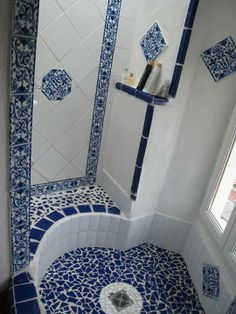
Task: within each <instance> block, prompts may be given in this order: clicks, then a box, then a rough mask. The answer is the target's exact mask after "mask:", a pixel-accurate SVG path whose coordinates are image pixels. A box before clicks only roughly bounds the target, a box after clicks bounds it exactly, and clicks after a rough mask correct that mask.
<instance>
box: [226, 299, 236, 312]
mask: <svg viewBox="0 0 236 314" xmlns="http://www.w3.org/2000/svg"><path fill="white" fill-rule="evenodd" d="M235 313H236V297H235V298H234V299H233V302H232V303H231V304H230V307H229V309H228V311H227V313H226V314H235Z"/></svg>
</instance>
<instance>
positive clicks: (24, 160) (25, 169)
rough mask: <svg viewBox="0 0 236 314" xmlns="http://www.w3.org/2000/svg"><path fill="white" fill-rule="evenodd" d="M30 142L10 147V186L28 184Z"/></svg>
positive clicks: (13, 187) (16, 187)
mask: <svg viewBox="0 0 236 314" xmlns="http://www.w3.org/2000/svg"><path fill="white" fill-rule="evenodd" d="M30 153H31V144H24V145H19V146H13V147H11V149H10V160H11V163H10V187H11V188H12V189H20V188H22V187H24V186H28V185H29V184H30V167H31V163H30Z"/></svg>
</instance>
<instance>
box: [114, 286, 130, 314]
mask: <svg viewBox="0 0 236 314" xmlns="http://www.w3.org/2000/svg"><path fill="white" fill-rule="evenodd" d="M109 299H110V300H111V302H112V304H113V305H114V306H115V308H116V309H117V311H118V312H120V311H122V310H124V309H126V308H127V307H129V306H131V305H132V304H133V303H134V302H133V301H132V300H131V299H130V297H129V296H128V294H127V293H126V292H125V290H121V291H118V292H115V293H113V292H112V293H111V294H110V296H109Z"/></svg>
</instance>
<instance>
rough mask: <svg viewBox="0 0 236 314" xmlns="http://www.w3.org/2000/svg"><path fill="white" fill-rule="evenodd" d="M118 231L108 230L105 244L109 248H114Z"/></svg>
mask: <svg viewBox="0 0 236 314" xmlns="http://www.w3.org/2000/svg"><path fill="white" fill-rule="evenodd" d="M116 236H117V235H116V233H113V232H107V240H106V244H105V246H106V247H108V248H114V247H115V243H116Z"/></svg>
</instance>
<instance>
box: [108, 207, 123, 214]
mask: <svg viewBox="0 0 236 314" xmlns="http://www.w3.org/2000/svg"><path fill="white" fill-rule="evenodd" d="M108 213H109V214H113V215H120V214H121V212H120V209H119V208H118V207H110V208H108Z"/></svg>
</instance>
